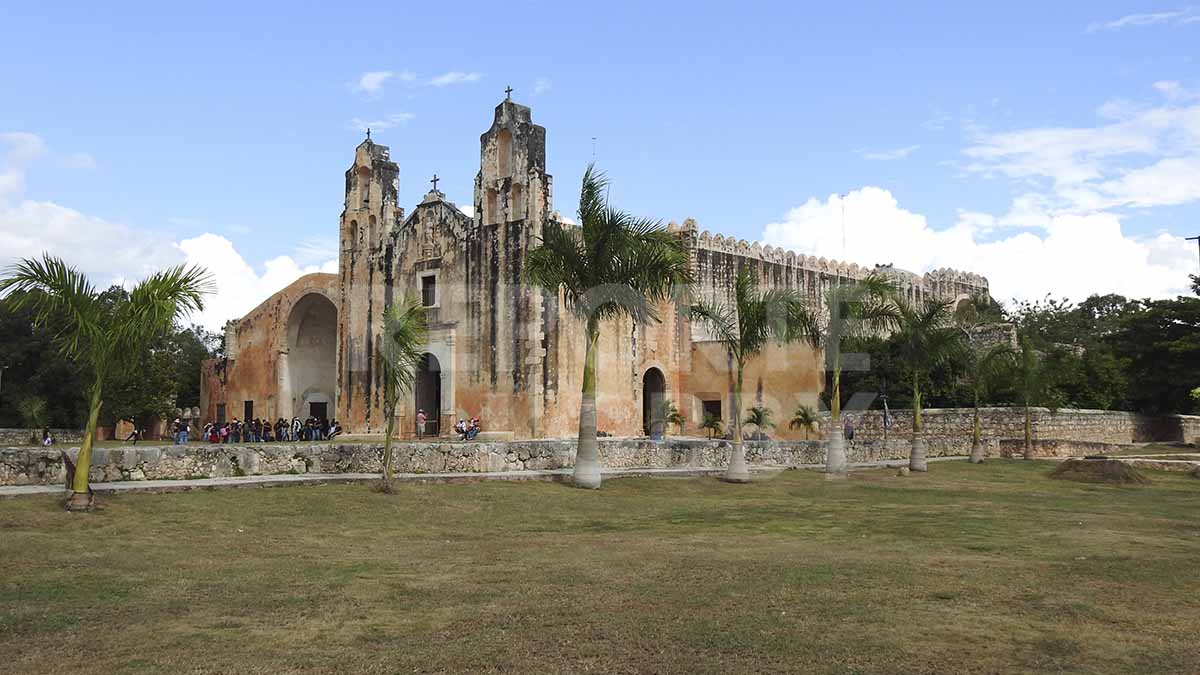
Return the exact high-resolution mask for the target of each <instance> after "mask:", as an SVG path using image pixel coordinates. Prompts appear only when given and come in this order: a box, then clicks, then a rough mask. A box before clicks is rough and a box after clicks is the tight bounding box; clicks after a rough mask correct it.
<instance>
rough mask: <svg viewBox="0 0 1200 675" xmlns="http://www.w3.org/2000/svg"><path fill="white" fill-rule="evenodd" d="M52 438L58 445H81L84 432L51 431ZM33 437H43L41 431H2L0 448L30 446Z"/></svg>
mask: <svg viewBox="0 0 1200 675" xmlns="http://www.w3.org/2000/svg"><path fill="white" fill-rule="evenodd" d="M50 436H51V437H52V438H53V439H54V440H55V442H57V443H81V442H83V431H81V430H79V429H51V430H50ZM31 437H37V438H39V439H40V438H41V437H42V430H41V429H33V430H30V429H0V446H4V445H28V444H29V439H30V438H31Z"/></svg>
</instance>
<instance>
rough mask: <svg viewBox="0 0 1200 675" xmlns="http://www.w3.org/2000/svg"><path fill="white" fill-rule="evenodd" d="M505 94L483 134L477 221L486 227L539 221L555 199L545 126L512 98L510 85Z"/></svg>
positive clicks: (478, 176) (476, 185)
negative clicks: (547, 171) (547, 164)
mask: <svg viewBox="0 0 1200 675" xmlns="http://www.w3.org/2000/svg"><path fill="white" fill-rule="evenodd" d="M505 94H506V96H505V98H504V100H503V101H500V103H499V104H498V105H497V106H496V110H495V115H494V116H493V119H492V126H491V127H490V128H489V129H488V130H487V131H485V132H484V133H483V134H482V135H480V137H479V173H478V175H477V176H476V178H475V213H476V220H477V221H478V222H479V223H480V224H482V225H492V224H498V223H508V222H516V221H524V222H526V223H529V224H535V223H536V224H540V223H541V221H542V219H543V218H544V217H545V216H546V214H547V213H548V212H549V208H548V207H549V205H550V204H551V203H552V201H551V195H550V190H551V178H550V176H549V175H548V174H547V173H546V128H545V127H542V126H539V125H537V124H534V123H533V116H532V114H531V111H530V109H529V107H528V106H524V105H521V104H519V103H517V102H515V101H513V100H512V98H511V96H512V88H511V87H510V88H508V89H506V90H505Z"/></svg>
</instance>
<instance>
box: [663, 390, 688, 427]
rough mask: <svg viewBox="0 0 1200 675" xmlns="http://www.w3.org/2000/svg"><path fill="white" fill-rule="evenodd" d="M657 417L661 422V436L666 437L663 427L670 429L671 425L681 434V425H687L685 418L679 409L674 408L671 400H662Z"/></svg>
mask: <svg viewBox="0 0 1200 675" xmlns="http://www.w3.org/2000/svg"><path fill="white" fill-rule="evenodd" d="M658 416H659V418H660V419H661V420H662V422H663V426H664V430H663V435H664V436H665V435H666V429H665V427H670V426H671V425H672V424H674V425H675V426H677V427H679V433H681V434H682V433H683V425H684V424H686V423H687V418H685V417H684V416H683V414H682V413H680V412H679V408H676V407H675V402H674V401H672V400H671V399H669V398H668V399H663V402H662V403H661V404H660V405H659V409H658Z"/></svg>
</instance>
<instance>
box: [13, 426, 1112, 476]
mask: <svg viewBox="0 0 1200 675" xmlns="http://www.w3.org/2000/svg"><path fill="white" fill-rule="evenodd" d="M927 440H928V444H929V451H928V452H929V456H930V457H948V456H961V455H965V454H967V453H968V452H969V451H970V447H969V443H970V442H969V439H968V438H967V437H965V436H930V437H928V439H927ZM985 446H986V448H987V450H988V455H989V456H991V457H1020V456H1021V455H1022V454H1023V452H1024V443H1023V441H1021V440H1020V439H988V440H987V441H985ZM745 447H746V458H747V460H748V461H749V462H751V463H752V464H759V465H768V466H799V465H805V464H808V465H819V464H823V463H824V461H825V449H824V445H823V444H822V442H821V441H819V440H810V441H747V442H746V446H745ZM1118 447H1119V446H1117V445H1114V444H1104V443H1089V442H1084V441H1057V440H1055V441H1040V442H1039V443H1038V444H1037V445H1036V447H1035V452H1036V454H1037V455H1038V456H1044V457H1078V456H1083V455H1088V454H1100V453H1106V452H1111V451H1112V450H1115V449H1116V448H1118ZM729 448H730V445H729V442H728V441H724V440H711V441H710V440H705V439H699V438H669V439H667V440H665V441H650V440H646V439H622V438H605V439H601V440H600V455H601V461H602V463H603V465H604V466H606V467H610V468H641V467H663V468H665V467H686V466H694V467H721V466H724V465H725V464H726V463H727V462H728V459H729ZM575 449H576V448H575V441H573V440H533V441H495V442H476V443H457V442H455V443H451V442H439V443H414V442H400V443H397V444H396V445H394V446H393V450H394V452H395V455H394V459H393V467H394V468H395V470H396V471H398V472H402V473H442V472H466V473H476V472H491V471H518V470H525V469H561V468H568V467H570V466H572V465H573V464H574V461H575ZM63 452H64V451H63V450H60V449H43V448H30V447H24V448H2V449H0V485H53V484H62V483H63V482H64V481H65V480H66V466H65V464H64V462H63V458H62V455H63ZM65 452H66V453H67V454H68V455H70V456H71V457H72V459H74V458H75V457H77V456H78V453H79V449H78V448H70V449H67V450H65ZM908 454H909V439H908V438H906V437H903V436H897V435H894V434H892V435H889V438H888V440H887V441H886V442H885V441H883V440H882V439H867V440H862V439H856V440H855V441H854V442H852V443H850V444H849V447H848V448H847V455H848V456H849V460H850V461H851V462H873V461H887V460H905V459H907V458H908ZM382 470H383V446H382V445H381V444H368V443H283V444H274V443H261V444H244V445H243V444H236V445H234V444H230V445H225V444H222V445H198V444H193V445H188V446H174V445H165V446H153V445H138V446H128V447H123V448H96V449H95V450H93V455H92V466H91V474H90V477H91V479H92V480H93V481H124V480H179V479H187V478H220V477H229V476H244V475H277V474H305V473H329V474H336V473H379V472H381V471H382Z"/></svg>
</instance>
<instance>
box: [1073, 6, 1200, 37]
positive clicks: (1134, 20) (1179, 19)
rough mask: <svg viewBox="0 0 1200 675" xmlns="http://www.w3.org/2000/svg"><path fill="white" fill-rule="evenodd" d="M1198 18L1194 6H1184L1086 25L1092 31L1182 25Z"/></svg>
mask: <svg viewBox="0 0 1200 675" xmlns="http://www.w3.org/2000/svg"><path fill="white" fill-rule="evenodd" d="M1198 20H1200V15H1197V14H1196V12H1195V8H1193V7H1184V8H1182V9H1173V10H1166V11H1162V12H1146V13H1142V14H1127V15H1125V16H1123V17H1121V18H1119V19H1113V20H1112V21H1097V22H1095V23H1092V24H1091V25H1089V26H1088V32H1089V33H1094V32H1096V31H1102V30H1119V29H1121V28H1142V27H1145V26H1157V25H1161V24H1166V25H1174V26H1182V25H1185V24H1189V23H1195V22H1196V21H1198Z"/></svg>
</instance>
